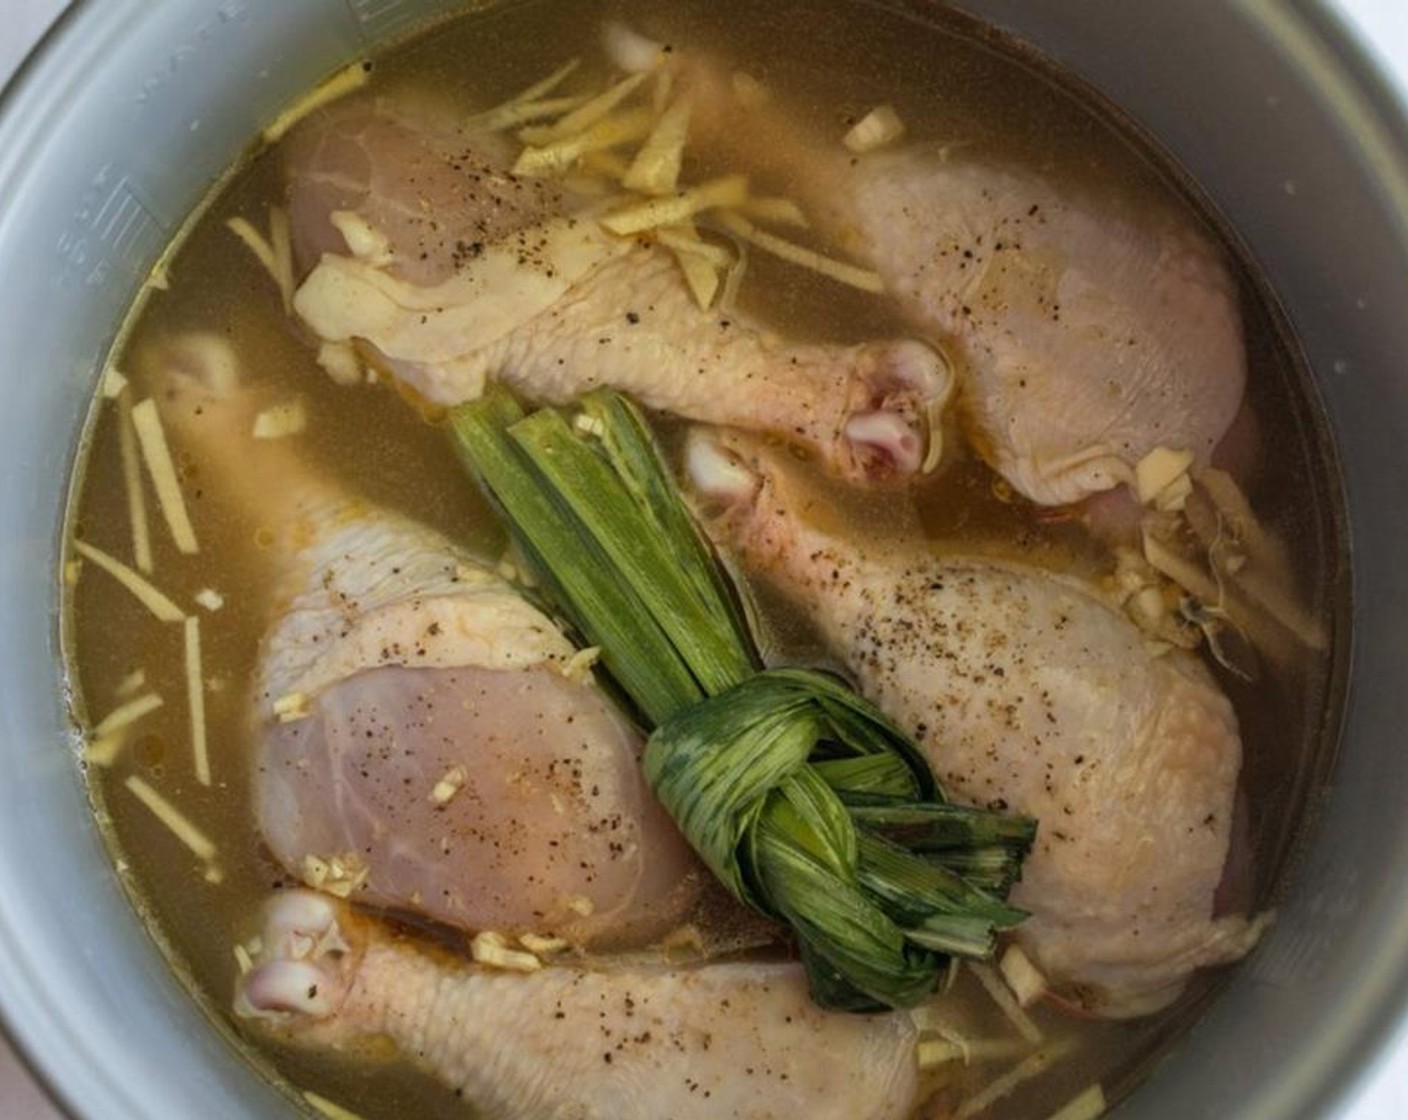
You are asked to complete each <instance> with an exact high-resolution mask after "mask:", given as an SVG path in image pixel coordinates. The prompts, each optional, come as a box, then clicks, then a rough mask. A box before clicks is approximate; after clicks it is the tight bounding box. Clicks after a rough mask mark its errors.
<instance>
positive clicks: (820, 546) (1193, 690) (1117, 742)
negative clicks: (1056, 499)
mask: <svg viewBox="0 0 1408 1120" xmlns="http://www.w3.org/2000/svg"><path fill="white" fill-rule="evenodd" d="M688 457H689V471H690V474H691V476H692V482H693V486H694V490H695V493H696V494H697V495H698V497H699V499H700V500H701V501H702V502H703V503H705V504H706V505H707V506H708V507H709V508H711V509H712V510H713V512H714V516H712V517H711V518H710V519H709V522H708V527H709V531H710V533H711V535H713V536H714V538H715V539H716V540H717V541H718V542H719V544H720V545H721V547H724V548H727V549H729V550H732V551H734V552H735V553H736V554H737V555H738V557H739V559H740V560H741V562H742V563H743V565H744V567H745V568H746V569H747V570H748V571H750V572H753V573H756V574H758V575H760V576H762V577H764V578H766V579H768V580H770V581H772V582H773V583H774V584H776V585H777V586H778V587H779V588H780V589H781V590H782V591H783V592H784V593H785V594H787V595H788V596H789V597H790V598H791V599H792V600H793V602H795V603H796V604H797V605H798V606H799V607H800V608H801V610H802V611H803V612H804V614H805V615H806V617H808V618H811V619H813V620H815V622H816V624H817V625H818V626H819V628H820V629H821V632H822V635H823V637H824V638H825V640H826V641H827V642H828V644H829V646H830V647H831V649H833V650H834V651H835V652H836V654H837V656H838V657H840V658H841V659H842V660H843V661H844V662H845V664H846V666H847V668H848V669H849V670H850V672H851V673H853V674H854V675H855V678H856V681H857V682H858V684H859V686H860V690H861V692H862V693H863V694H864V695H865V696H867V697H868V698H869V699H870V700H872V701H874V702H875V703H876V704H877V705H878V706H879V707H880V708H881V709H882V710H883V711H884V712H885V713H886V714H888V715H889V716H890V717H891V718H892V719H894V720H895V721H896V722H897V723H898V724H899V726H900V727H901V728H903V729H904V730H906V731H907V732H909V733H911V734H912V735H913V736H914V738H915V740H916V742H918V743H919V745H920V747H921V749H922V750H924V751H925V753H926V754H927V756H928V758H929V761H930V763H931V764H932V765H933V767H934V772H935V774H936V775H937V776H938V777H939V779H940V781H942V782H943V783H944V785H945V787H946V788H947V790H948V791H949V792H950V793H951V794H952V795H953V796H954V797H955V798H956V799H958V800H961V801H963V802H965V803H968V804H972V805H981V806H985V807H990V808H994V809H1001V810H1004V811H1011V812H1015V813H1021V814H1023V815H1026V816H1030V817H1034V818H1036V819H1037V821H1038V833H1037V839H1036V844H1035V846H1034V848H1033V849H1032V852H1031V855H1030V856H1029V857H1028V858H1027V862H1026V865H1025V867H1024V870H1023V879H1022V881H1021V882H1020V883H1019V884H1018V885H1017V886H1016V888H1015V889H1014V890H1013V892H1012V902H1013V904H1014V905H1017V906H1021V907H1023V908H1024V909H1026V910H1028V911H1030V912H1031V914H1032V917H1031V918H1030V920H1029V921H1028V922H1027V923H1026V924H1025V925H1023V926H1021V927H1019V929H1018V930H1017V933H1016V936H1017V939H1018V941H1019V942H1020V943H1021V944H1022V945H1023V946H1024V947H1025V948H1026V950H1027V951H1028V953H1029V955H1030V956H1031V957H1032V958H1033V959H1034V960H1035V961H1036V963H1037V964H1038V966H1039V967H1040V968H1041V969H1042V970H1043V971H1044V972H1045V973H1046V975H1047V976H1048V977H1049V978H1050V979H1051V980H1052V981H1053V983H1054V984H1056V985H1057V986H1058V987H1059V988H1060V989H1062V990H1063V991H1064V994H1066V995H1067V996H1068V997H1070V998H1073V999H1075V1000H1078V1001H1079V1002H1080V1003H1081V1004H1082V1005H1083V1006H1084V1007H1085V1008H1086V1009H1087V1010H1089V1011H1091V1012H1094V1013H1097V1014H1101V1015H1108V1016H1112V1017H1123V1016H1130V1015H1138V1014H1144V1013H1147V1012H1151V1011H1154V1010H1156V1009H1158V1008H1159V1007H1162V1006H1164V1005H1165V1004H1167V1003H1168V1002H1170V1001H1171V1000H1172V999H1173V998H1175V997H1176V996H1177V995H1178V993H1179V992H1180V991H1181V990H1182V988H1183V986H1184V984H1185V982H1186V981H1187V979H1188V977H1189V976H1190V975H1191V974H1192V972H1193V971H1194V970H1195V969H1197V968H1201V967H1203V966H1207V965H1214V964H1220V963H1224V962H1227V961H1232V960H1236V959H1237V958H1239V957H1241V956H1242V955H1243V954H1245V953H1246V952H1247V951H1248V950H1249V949H1250V947H1251V945H1252V944H1253V943H1254V942H1255V939H1256V936H1257V933H1258V931H1259V924H1258V923H1257V922H1249V921H1248V920H1247V919H1246V918H1245V917H1243V916H1240V915H1229V916H1225V917H1219V916H1215V915H1214V912H1213V900H1214V892H1215V891H1216V890H1217V887H1218V883H1219V881H1220V880H1221V878H1222V876H1223V869H1224V866H1225V864H1226V863H1227V856H1228V847H1229V840H1228V838H1229V834H1230V830H1231V826H1232V818H1233V805H1234V797H1235V793H1236V788H1237V776H1238V771H1239V770H1240V767H1241V759H1242V746H1241V739H1240V736H1239V734H1238V730H1237V721H1236V717H1235V715H1234V714H1233V711H1232V705H1231V704H1230V703H1229V702H1228V700H1227V698H1226V697H1225V696H1224V695H1223V694H1222V692H1221V691H1220V690H1219V689H1218V687H1217V685H1216V684H1215V682H1214V681H1213V680H1212V678H1211V676H1210V675H1209V673H1208V672H1207V671H1206V670H1205V669H1204V668H1203V666H1202V665H1201V663H1199V662H1198V661H1197V660H1196V659H1195V658H1193V657H1192V656H1191V655H1189V654H1187V653H1185V652H1183V651H1182V650H1177V649H1173V650H1170V651H1169V652H1168V653H1166V654H1164V655H1163V656H1154V655H1152V654H1151V653H1150V652H1149V651H1148V650H1147V648H1146V646H1145V642H1144V638H1143V635H1142V634H1141V633H1140V632H1139V631H1138V630H1137V629H1136V628H1135V626H1134V625H1133V624H1132V623H1131V622H1130V621H1129V620H1128V619H1127V618H1126V617H1125V616H1124V615H1122V614H1120V613H1118V612H1117V611H1116V610H1114V609H1112V608H1111V607H1110V606H1108V605H1107V604H1106V603H1105V602H1104V601H1103V600H1101V599H1100V598H1099V597H1097V595H1096V594H1095V593H1094V592H1093V591H1092V590H1091V589H1089V588H1088V587H1086V586H1085V585H1083V584H1082V583H1080V582H1079V581H1078V580H1075V579H1071V578H1067V577H1063V576H1059V575H1055V574H1053V573H1050V572H1045V571H1040V570H1037V569H1031V568H1024V567H1021V566H1018V565H1015V564H1004V563H999V562H996V561H992V560H974V559H967V558H963V557H959V556H945V557H936V556H934V555H933V554H932V553H929V552H927V551H925V550H924V549H923V548H922V547H916V546H914V545H910V546H907V547H906V546H905V545H902V544H896V545H887V544H885V543H884V542H882V541H866V542H862V541H858V540H849V539H843V538H841V537H838V536H836V535H833V534H831V533H829V532H826V531H823V530H821V529H819V528H816V527H814V526H813V525H812V524H810V523H809V521H808V515H809V514H810V515H811V516H812V517H813V518H814V517H816V516H817V515H818V514H819V513H822V512H824V511H822V510H821V509H820V508H819V507H818V506H817V505H816V503H815V502H812V501H809V499H808V497H807V495H806V493H805V492H804V490H803V488H802V487H801V486H799V485H797V483H796V482H795V480H793V479H790V478H789V477H788V476H787V473H786V472H785V470H784V469H781V468H779V466H778V464H777V463H776V462H774V461H773V460H772V459H771V458H770V457H768V456H767V455H766V453H764V452H761V451H760V450H759V449H758V448H757V447H756V445H754V444H753V443H751V442H750V441H746V440H744V439H743V438H742V437H737V436H734V437H726V436H720V435H717V434H715V433H710V432H704V431H702V430H696V431H695V432H693V433H691V440H690V445H689V449H688Z"/></svg>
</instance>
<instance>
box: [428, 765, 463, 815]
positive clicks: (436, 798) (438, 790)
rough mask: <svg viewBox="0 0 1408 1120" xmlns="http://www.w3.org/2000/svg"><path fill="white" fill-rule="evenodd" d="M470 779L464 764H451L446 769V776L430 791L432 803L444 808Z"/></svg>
mask: <svg viewBox="0 0 1408 1120" xmlns="http://www.w3.org/2000/svg"><path fill="white" fill-rule="evenodd" d="M468 779H469V775H468V774H467V773H466V772H465V768H464V767H463V766H451V767H450V768H449V769H448V770H446V771H445V776H444V777H443V778H441V779H440V780H439V781H438V782H436V783H435V788H434V789H432V790H431V791H430V803H431V804H432V805H434V806H435V807H436V808H439V809H443V808H444V807H445V806H446V805H448V804H449V803H450V802H451V801H453V800H454V799H455V794H457V793H459V791H460V790H462V789H463V788H464V783H465V782H466V781H467V780H468Z"/></svg>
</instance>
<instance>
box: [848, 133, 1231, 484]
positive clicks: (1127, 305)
mask: <svg viewBox="0 0 1408 1120" xmlns="http://www.w3.org/2000/svg"><path fill="white" fill-rule="evenodd" d="M835 187H836V190H837V194H836V212H837V213H838V215H844V219H843V220H845V221H847V222H849V223H850V224H851V225H852V226H853V227H854V229H855V230H856V231H857V234H858V238H859V243H860V244H861V245H863V246H864V247H865V253H866V255H867V256H868V257H869V258H871V259H872V261H873V263H874V266H875V267H876V268H877V269H878V270H879V271H880V273H881V275H882V276H884V277H885V281H886V287H887V288H888V290H889V291H891V292H892V293H893V294H894V296H895V297H896V299H897V300H898V301H899V302H900V304H901V306H902V307H903V308H904V310H905V312H906V314H907V315H908V317H909V318H910V319H911V320H913V321H915V322H916V323H923V324H925V325H926V326H928V327H930V329H933V330H937V331H939V332H941V336H942V337H944V338H949V339H953V340H955V341H956V342H957V343H958V344H959V352H960V353H961V355H962V358H963V362H964V369H965V380H964V385H963V392H962V396H961V399H960V405H961V407H962V409H963V411H964V420H965V425H966V428H967V431H968V432H969V435H970V438H971V439H972V440H973V442H974V444H975V445H976V446H977V448H978V449H979V452H980V453H981V454H982V455H983V456H984V458H985V459H987V460H988V462H989V463H991V465H992V466H993V467H994V468H995V469H996V470H997V471H998V473H1000V474H1001V475H1003V476H1004V477H1005V478H1006V479H1007V480H1008V481H1009V482H1011V483H1012V485H1013V486H1014V487H1016V488H1017V490H1019V491H1020V492H1021V493H1023V494H1025V495H1026V496H1027V497H1029V498H1031V499H1032V500H1033V501H1036V502H1040V503H1043V504H1060V503H1066V502H1074V501H1079V500H1081V499H1083V498H1086V497H1088V496H1090V495H1091V494H1095V493H1099V492H1101V491H1104V490H1108V489H1111V488H1112V487H1115V486H1118V485H1120V484H1122V483H1128V482H1130V481H1131V479H1132V478H1133V470H1134V467H1135V465H1136V464H1137V463H1138V462H1139V460H1140V459H1142V458H1143V457H1144V456H1145V455H1146V454H1148V453H1149V452H1150V451H1152V450H1153V449H1154V448H1155V447H1160V446H1164V447H1171V448H1178V449H1186V450H1188V451H1192V452H1193V453H1194V454H1195V456H1196V462H1197V463H1198V464H1199V465H1207V464H1208V463H1209V462H1210V461H1211V458H1212V453H1213V451H1214V449H1215V448H1216V447H1217V445H1218V443H1219V441H1220V440H1221V439H1222V437H1223V436H1224V435H1225V434H1226V432H1227V430H1228V428H1229V427H1230V426H1231V424H1232V420H1233V418H1234V416H1235V415H1236V414H1237V411H1238V408H1239V407H1240V405H1241V402H1242V394H1243V389H1244V387H1245V381H1246V369H1245V356H1244V347H1243V341H1242V327H1241V317H1240V311H1239V307H1238V296H1237V291H1236V287H1235V285H1234V284H1233V282H1232V278H1231V276H1230V275H1229V273H1228V271H1227V267H1226V265H1225V264H1224V263H1223V261H1222V259H1221V256H1220V254H1219V253H1218V251H1217V250H1216V249H1215V248H1214V246H1213V245H1212V243H1211V242H1210V240H1209V239H1208V237H1207V236H1206V235H1205V234H1203V233H1202V232H1201V231H1200V230H1198V229H1197V228H1196V227H1195V226H1193V225H1192V224H1191V222H1189V221H1188V220H1187V219H1186V218H1184V217H1183V216H1182V215H1181V214H1177V213H1174V212H1172V211H1169V210H1161V209H1159V208H1157V207H1154V208H1150V209H1148V210H1143V211H1140V212H1138V213H1134V212H1133V211H1132V210H1130V209H1128V208H1126V207H1125V206H1123V205H1122V204H1121V203H1120V202H1119V201H1118V200H1116V199H1100V198H1095V197H1084V196H1083V195H1082V194H1081V193H1080V192H1079V191H1077V190H1075V189H1074V188H1071V189H1065V190H1063V189H1060V188H1058V187H1057V186H1056V185H1055V184H1053V183H1051V182H1049V181H1047V180H1046V179H1044V178H1042V177H1041V176H1040V175H1037V174H1033V173H1031V172H1029V171H1025V170H1024V171H1018V170H1016V169H1010V168H1003V167H998V166H991V165H986V164H983V163H978V162H965V161H963V160H961V159H959V160H954V161H951V162H950V161H944V160H941V159H940V158H939V157H938V155H937V154H936V153H934V152H931V151H925V150H924V149H912V150H907V151H903V152H896V153H893V154H881V155H875V156H872V157H871V158H869V159H866V160H863V161H860V162H859V163H858V165H857V166H856V167H855V169H854V170H853V172H852V174H851V176H850V178H849V181H848V182H837V183H836V184H835Z"/></svg>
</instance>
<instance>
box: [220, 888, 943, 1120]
mask: <svg viewBox="0 0 1408 1120" xmlns="http://www.w3.org/2000/svg"><path fill="white" fill-rule="evenodd" d="M262 944H263V950H262V954H261V958H260V960H259V963H258V964H257V965H256V967H255V968H254V970H253V971H252V972H250V973H249V974H248V975H246V976H245V977H244V978H243V979H242V980H241V981H240V989H239V992H238V993H237V996H236V1003H235V1007H236V1011H237V1013H239V1014H240V1015H242V1016H244V1017H247V1018H258V1019H263V1020H264V1021H265V1022H266V1024H267V1025H268V1026H269V1027H270V1028H272V1029H274V1030H278V1031H282V1032H286V1033H289V1034H291V1035H293V1036H294V1037H300V1038H303V1039H305V1040H306V1041H307V1042H309V1043H310V1044H313V1045H317V1046H320V1047H335V1048H337V1049H342V1050H347V1049H350V1048H355V1047H356V1045H357V1044H358V1043H362V1042H368V1041H372V1040H375V1039H385V1038H389V1039H390V1040H391V1041H392V1042H393V1043H395V1045H396V1046H397V1047H398V1048H399V1050H400V1051H401V1052H402V1053H404V1054H406V1055H408V1056H412V1057H414V1059H415V1060H416V1061H417V1062H418V1063H419V1064H420V1065H422V1066H423V1067H425V1068H427V1069H428V1070H429V1071H430V1072H431V1073H433V1074H434V1075H435V1076H436V1077H438V1078H439V1079H440V1080H441V1081H442V1082H444V1083H445V1084H446V1085H447V1086H449V1087H450V1088H452V1089H454V1090H455V1091H456V1092H457V1094H458V1095H459V1096H461V1097H462V1098H463V1099H464V1100H465V1101H466V1102H467V1103H468V1104H469V1106H470V1107H471V1108H472V1109H474V1110H475V1112H474V1115H476V1116H482V1117H484V1118H485V1120H508V1118H512V1120H567V1118H571V1120H659V1118H661V1117H670V1118H671V1120H792V1118H795V1117H806V1118H807V1120H903V1118H905V1117H908V1116H910V1115H912V1114H913V1110H914V1108H915V1106H916V1105H917V1104H918V1103H919V1096H920V1091H919V1070H918V1063H917V1060H916V1056H915V1046H916V1043H917V1042H918V1032H917V1029H916V1027H915V1023H914V1020H913V1019H912V1018H911V1017H910V1016H909V1015H908V1014H905V1013H902V1012H901V1013H897V1014H887V1015H865V1016H861V1015H848V1014H844V1013H829V1012H825V1011H822V1010H820V1009H819V1008H817V1006H816V1005H815V1004H813V1003H812V1002H811V999H810V996H809V995H808V990H807V983H806V978H805V976H804V974H803V972H802V968H801V966H800V965H796V964H786V963H772V964H768V963H748V964H711V965H705V966H701V967H695V968H668V967H664V966H653V967H645V966H642V967H631V966H626V965H616V966H612V967H603V968H602V970H600V971H589V970H586V969H576V968H566V967H547V968H544V969H542V970H540V971H537V972H531V973H527V974H514V973H503V972H497V973H496V972H491V971H486V970H482V969H478V968H475V967H472V966H468V965H465V964H463V963H459V962H454V961H451V960H449V959H447V958H443V957H437V956H430V955H428V954H427V953H425V952H423V951H421V950H418V949H416V948H415V947H414V946H412V945H410V944H408V943H405V942H400V941H397V940H394V939H393V938H391V937H390V936H388V935H387V934H386V932H385V931H384V930H382V929H380V928H378V927H377V926H375V925H373V924H371V923H367V922H366V921H364V920H359V919H357V918H356V917H355V916H354V915H352V914H351V912H350V911H349V910H348V909H347V908H346V907H344V906H342V905H340V904H338V903H336V902H335V901H333V900H330V899H327V898H325V897H323V896H319V895H313V894H310V893H308V892H302V891H296V892H290V893H287V894H284V895H281V896H276V897H275V898H274V899H273V900H272V902H271V904H270V906H269V908H268V911H267V916H266V920H265V928H264V930H263V932H262Z"/></svg>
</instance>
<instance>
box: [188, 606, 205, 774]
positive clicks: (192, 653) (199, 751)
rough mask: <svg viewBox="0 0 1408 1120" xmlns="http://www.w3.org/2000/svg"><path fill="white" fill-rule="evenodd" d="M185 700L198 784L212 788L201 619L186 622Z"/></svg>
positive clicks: (194, 617) (191, 618)
mask: <svg viewBox="0 0 1408 1120" xmlns="http://www.w3.org/2000/svg"><path fill="white" fill-rule="evenodd" d="M186 697H187V699H188V700H189V702H190V707H191V754H192V757H193V758H194V760H195V768H196V781H198V782H200V784H201V785H203V786H208V785H210V752H209V750H208V749H207V746H206V740H205V678H204V676H203V675H202V669H201V657H200V619H199V618H197V617H196V616H195V615H191V616H190V617H189V618H187V619H186Z"/></svg>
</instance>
